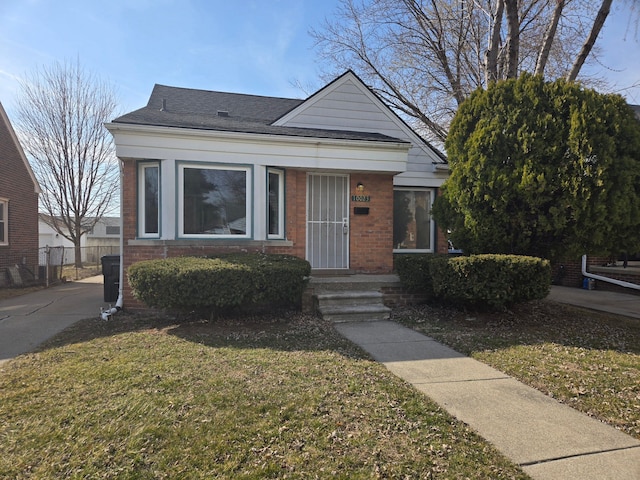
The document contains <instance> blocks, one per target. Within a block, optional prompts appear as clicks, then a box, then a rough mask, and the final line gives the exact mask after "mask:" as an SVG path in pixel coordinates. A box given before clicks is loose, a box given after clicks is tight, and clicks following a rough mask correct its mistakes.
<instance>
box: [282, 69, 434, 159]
mask: <svg viewBox="0 0 640 480" xmlns="http://www.w3.org/2000/svg"><path fill="white" fill-rule="evenodd" d="M273 125H281V126H290V127H301V128H326V129H344V130H353V131H362V132H365V131H366V132H378V133H380V134H383V135H387V136H390V137H394V138H400V139H402V140H406V141H410V142H411V143H412V144H413V145H415V146H416V147H418V148H421V149H422V150H424V151H425V153H426V154H427V156H428V157H430V158H431V160H432V161H433V162H434V163H445V162H446V160H445V158H444V156H442V154H441V153H440V152H438V151H437V150H436V149H434V148H433V147H432V146H431V145H430V144H429V143H428V142H427V141H426V140H424V139H423V138H422V137H420V136H419V135H418V134H417V133H416V132H415V131H414V130H413V129H412V128H411V127H410V126H409V125H407V123H406V122H405V121H404V120H402V118H400V117H399V116H398V115H397V114H396V113H395V112H394V111H393V110H391V108H389V107H388V106H387V105H386V104H385V103H384V102H383V101H382V100H381V99H380V98H379V97H378V96H377V95H376V94H375V93H374V92H373V91H372V90H371V89H370V88H369V87H367V86H366V85H365V84H364V82H363V81H362V80H361V79H360V78H359V77H358V76H357V75H356V74H355V73H354V72H353V71H351V70H348V71H347V72H345V73H344V74H343V75H341V76H340V77H338V78H336V79H335V80H334V81H333V82H331V83H329V84H328V85H326V86H325V87H323V88H322V89H320V90H318V91H317V92H316V93H314V94H313V95H311V96H310V97H309V98H307V100H305V101H304V102H301V103H300V105H298V106H296V107H295V108H293V109H292V110H291V111H289V112H288V113H286V114H285V115H283V116H282V117H280V118H279V119H278V120H276V121H275V122H274V123H273Z"/></svg>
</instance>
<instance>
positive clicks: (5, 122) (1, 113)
mask: <svg viewBox="0 0 640 480" xmlns="http://www.w3.org/2000/svg"><path fill="white" fill-rule="evenodd" d="M0 122H1V123H2V126H4V128H5V130H6V131H7V132H8V133H9V136H10V138H11V140H12V142H13V145H14V148H15V150H16V152H17V153H18V155H19V156H20V159H21V160H22V163H23V164H24V168H25V169H26V171H27V173H28V174H29V177H30V178H31V181H32V182H33V189H34V191H35V192H36V193H42V190H41V189H40V184H39V183H38V180H36V176H35V175H34V174H33V170H32V169H31V165H29V161H28V160H27V156H26V155H25V154H24V150H23V149H22V145H20V141H19V140H18V136H17V135H16V132H15V130H14V129H13V126H12V125H11V122H10V121H9V117H8V116H7V112H6V111H5V110H4V107H3V106H2V102H0ZM2 126H0V128H1V127H2Z"/></svg>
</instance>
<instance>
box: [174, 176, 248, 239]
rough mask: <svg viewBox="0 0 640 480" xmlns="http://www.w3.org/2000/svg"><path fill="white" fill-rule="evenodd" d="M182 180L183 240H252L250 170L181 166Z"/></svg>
mask: <svg viewBox="0 0 640 480" xmlns="http://www.w3.org/2000/svg"><path fill="white" fill-rule="evenodd" d="M178 176H179V178H178V185H179V193H178V195H179V197H178V199H179V206H178V212H179V235H180V236H188V237H205V238H217V237H218V238H219V237H233V238H238V237H245V238H249V237H250V236H251V228H250V226H251V213H250V212H251V209H250V205H251V170H250V169H249V168H247V167H221V166H211V165H207V166H198V165H181V166H180V169H179V175H178Z"/></svg>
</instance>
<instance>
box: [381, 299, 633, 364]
mask: <svg viewBox="0 0 640 480" xmlns="http://www.w3.org/2000/svg"><path fill="white" fill-rule="evenodd" d="M392 319H393V320H395V321H397V322H398V323H401V324H403V325H405V326H407V327H409V328H413V329H415V330H417V331H419V332H422V333H424V334H425V335H428V336H431V337H433V338H435V339H436V340H441V341H443V342H445V343H446V344H447V345H449V346H451V347H452V348H455V349H456V350H458V351H459V352H461V353H464V354H465V355H470V354H471V353H473V352H476V351H481V350H492V349H499V348H500V349H501V348H508V347H512V346H519V345H538V344H543V343H554V344H559V345H563V346H566V347H578V348H584V349H597V350H613V351H616V352H620V353H634V354H640V321H639V320H637V319H633V318H629V317H624V316H621V315H613V314H607V313H602V312H595V311H593V310H588V309H583V308H579V307H574V306H571V305H565V304H560V303H556V302H553V301H550V300H542V301H534V302H528V303H524V304H520V305H516V306H514V307H512V308H511V309H510V310H507V311H503V312H472V311H462V310H458V309H455V308H451V307H447V306H442V305H435V304H433V305H420V306H416V307H406V308H399V309H395V310H394V312H393V315H392Z"/></svg>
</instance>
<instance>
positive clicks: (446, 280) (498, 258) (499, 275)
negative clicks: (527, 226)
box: [430, 254, 551, 309]
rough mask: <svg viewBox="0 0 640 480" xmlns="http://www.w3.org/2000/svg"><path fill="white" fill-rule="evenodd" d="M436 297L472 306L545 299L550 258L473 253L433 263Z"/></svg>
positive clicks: (505, 304) (489, 306) (549, 281)
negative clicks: (548, 259)
mask: <svg viewBox="0 0 640 480" xmlns="http://www.w3.org/2000/svg"><path fill="white" fill-rule="evenodd" d="M430 266H431V268H430V272H431V276H432V282H433V291H434V294H435V296H436V297H437V298H440V299H442V300H444V301H447V302H452V303H456V304H459V305H462V306H465V307H472V308H493V309H501V308H505V307H507V306H510V305H514V304H516V303H522V302H527V301H530V300H536V299H542V298H545V297H546V296H547V295H548V293H549V287H550V285H551V265H550V263H549V262H548V261H547V260H542V259H540V258H536V257H528V256H519V255H496V254H487V255H471V256H461V257H454V258H450V259H448V261H446V262H432V263H431V264H430Z"/></svg>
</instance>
